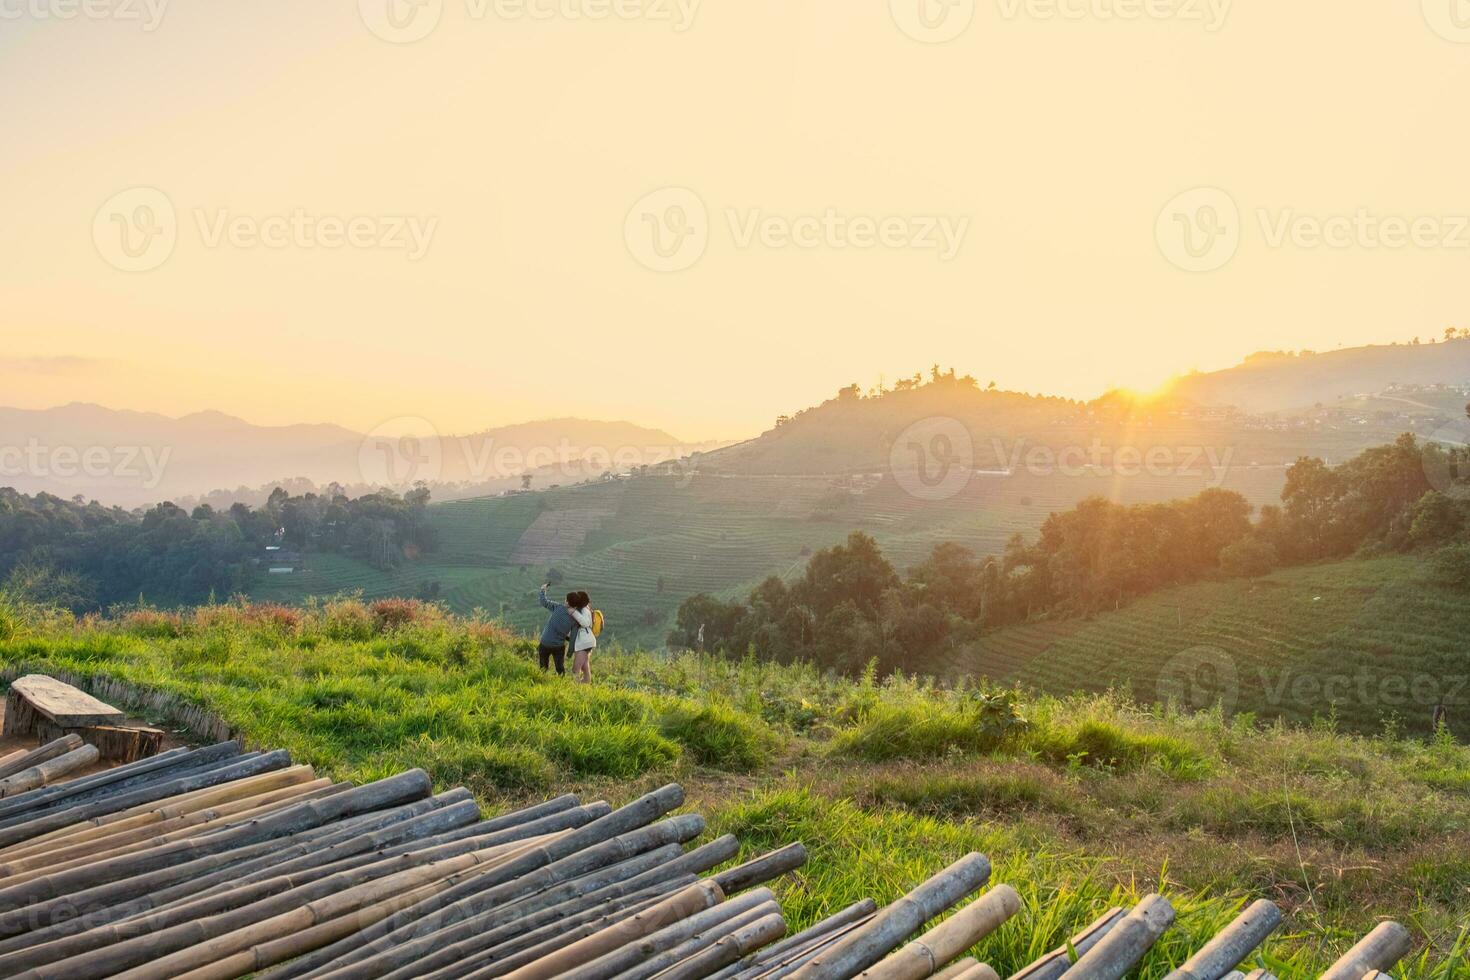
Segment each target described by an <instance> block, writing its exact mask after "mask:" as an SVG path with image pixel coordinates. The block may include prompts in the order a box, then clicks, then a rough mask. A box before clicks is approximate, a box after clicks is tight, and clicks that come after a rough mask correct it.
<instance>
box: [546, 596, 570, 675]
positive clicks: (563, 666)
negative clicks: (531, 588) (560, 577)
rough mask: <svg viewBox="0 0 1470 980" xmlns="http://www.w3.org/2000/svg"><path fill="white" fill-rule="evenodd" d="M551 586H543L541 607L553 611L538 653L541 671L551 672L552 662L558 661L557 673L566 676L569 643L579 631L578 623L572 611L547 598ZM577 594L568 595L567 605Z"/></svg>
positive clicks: (547, 622) (547, 621)
mask: <svg viewBox="0 0 1470 980" xmlns="http://www.w3.org/2000/svg"><path fill="white" fill-rule="evenodd" d="M550 587H551V586H550V585H549V584H548V585H543V586H541V605H543V606H545V607H546V608H547V609H550V610H551V616H550V617H549V618H548V619H547V620H546V628H545V629H544V630H542V631H541V648H540V650H539V651H538V653H539V654H540V657H541V669H542V670H549V669H550V668H551V663H552V661H556V672H557V673H558V674H562V675H565V674H566V672H567V641H568V640H570V639H571V638H572V634H573V633H574V632H575V631H576V629H577V621H576V620H575V619H573V618H572V613H571V610H570V609H568V608H567V607H566V606H564V605H562V604H561V603H559V602H552V601H551V600H550V599H548V598H546V590H547V589H549V588H550ZM574 595H576V593H575V592H569V593H567V603H568V604H570V603H571V601H572V596H574Z"/></svg>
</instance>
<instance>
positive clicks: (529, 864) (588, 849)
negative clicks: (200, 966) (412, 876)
mask: <svg viewBox="0 0 1470 980" xmlns="http://www.w3.org/2000/svg"><path fill="white" fill-rule="evenodd" d="M683 802H684V790H683V789H682V788H681V787H680V786H678V785H676V784H670V785H668V786H664V787H661V788H660V789H657V790H655V791H653V792H652V793H648V794H645V795H644V796H641V797H639V798H638V799H636V800H634V801H633V802H632V803H629V804H628V805H627V806H624V807H620V808H619V809H617V810H614V811H613V812H612V813H610V814H608V815H607V816H605V817H602V818H601V819H598V820H594V821H593V822H592V823H590V824H588V825H587V826H585V827H582V828H581V829H579V830H578V831H577V832H576V833H574V834H572V835H571V836H570V837H568V838H567V839H565V840H563V841H561V842H559V843H558V845H557V847H556V848H555V849H548V850H546V851H545V852H543V853H537V854H532V855H528V856H527V857H526V858H525V859H523V860H522V862H521V863H520V864H518V865H517V866H516V867H514V868H507V869H502V870H500V871H498V872H496V873H495V874H493V875H491V876H488V877H487V878H485V879H481V880H478V881H476V882H472V883H469V884H467V885H466V886H463V887H459V888H456V889H451V890H450V891H448V892H444V893H441V894H439V895H436V896H434V897H433V898H430V899H428V900H426V901H424V902H421V903H419V904H418V905H415V906H413V907H411V908H408V909H404V910H403V911H401V912H398V913H395V914H394V915H391V916H389V917H388V918H386V919H384V920H383V921H381V922H377V923H374V924H373V925H372V926H370V927H368V928H367V929H363V930H362V931H360V932H359V933H357V934H355V935H352V936H348V937H346V938H344V939H342V940H340V941H338V942H337V943H334V944H333V945H331V946H328V947H326V948H324V949H320V950H317V951H316V952H314V953H312V954H310V955H308V956H303V957H301V958H300V959H298V960H297V961H295V962H294V963H289V964H286V965H285V966H284V967H278V968H276V969H273V970H270V971H267V972H266V973H264V974H262V976H261V978H260V980H286V978H290V977H301V976H309V975H311V974H312V973H313V972H315V971H317V970H319V969H320V968H321V967H323V966H324V965H326V964H329V963H330V964H332V966H333V968H334V969H336V968H338V967H341V966H346V965H349V964H351V963H355V962H357V961H358V960H361V959H366V958H367V957H368V956H371V955H373V954H374V953H375V952H377V951H378V950H380V949H383V948H386V947H388V946H394V945H398V944H400V943H403V942H406V941H408V940H410V939H415V938H418V936H420V935H425V934H427V933H430V932H436V931H438V930H439V929H441V928H443V927H444V926H445V925H448V924H450V923H451V922H453V921H458V920H459V919H460V918H466V917H468V916H469V915H474V914H476V913H478V912H481V911H483V910H484V908H486V907H488V903H490V902H492V901H512V900H514V899H515V898H520V897H523V896H524V895H525V894H529V893H530V892H529V891H519V890H518V888H520V887H529V888H531V889H534V890H539V888H540V887H545V881H544V879H537V878H536V877H535V876H534V875H532V872H534V871H537V870H539V869H541V868H543V867H546V866H551V865H555V864H556V863H557V861H559V860H561V859H564V858H568V857H570V856H573V855H576V856H578V857H580V858H583V859H586V858H588V857H589V856H595V855H598V854H599V853H600V852H599V849H598V848H597V847H595V846H594V845H600V844H604V843H606V842H608V841H610V840H618V839H620V837H621V836H622V835H627V836H629V837H630V838H631V837H633V832H634V831H636V830H638V829H639V828H644V827H646V826H647V825H648V824H649V823H650V822H651V821H653V820H656V819H658V818H659V817H660V816H662V815H663V814H665V813H668V812H669V811H670V810H673V809H675V808H676V807H678V806H680V805H681V804H682V803H683ZM680 819H681V818H675V819H674V820H670V821H666V822H665V823H667V824H670V825H674V824H676V823H677V822H678V821H679V820H680ZM655 826H661V825H655ZM698 827H699V830H698V831H695V832H694V834H692V835H691V836H698V835H699V833H702V832H703V827H704V821H703V820H702V819H699V820H698ZM683 839H685V840H687V839H690V838H683ZM669 842H670V841H669V840H668V839H657V840H654V841H651V842H648V843H647V845H646V846H638V847H636V849H634V850H629V851H627V852H626V853H619V855H618V856H619V858H626V857H631V856H632V855H633V854H635V853H638V852H639V851H642V850H649V849H651V848H653V847H658V846H661V845H663V844H667V843H669ZM573 863H574V864H575V862H573ZM603 863H610V862H607V861H604V862H603ZM600 866H601V865H600V864H589V865H587V866H586V867H584V868H582V869H581V870H580V871H579V872H577V873H578V874H585V873H586V872H587V871H589V870H591V869H592V868H593V867H600ZM573 876H575V875H573ZM518 878H526V879H527V882H526V883H522V884H521V885H519V886H517V887H512V888H508V889H505V891H504V892H497V894H496V896H495V898H493V899H491V898H488V897H487V896H486V895H481V894H479V893H480V892H484V891H487V890H491V889H502V888H504V887H505V886H507V885H508V884H510V883H512V882H514V880H515V879H518ZM464 899H471V900H470V901H463V902H462V900H464ZM441 910H445V911H444V913H443V914H440V912H441ZM370 943H371V944H373V945H374V946H375V947H376V949H373V948H368V949H365V948H364V947H367V946H368V944H370Z"/></svg>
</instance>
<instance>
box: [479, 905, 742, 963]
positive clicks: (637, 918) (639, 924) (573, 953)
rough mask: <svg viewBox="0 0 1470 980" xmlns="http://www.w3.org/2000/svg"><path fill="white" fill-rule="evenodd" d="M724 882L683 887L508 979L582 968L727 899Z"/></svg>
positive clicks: (544, 957) (545, 957) (541, 959)
mask: <svg viewBox="0 0 1470 980" xmlns="http://www.w3.org/2000/svg"><path fill="white" fill-rule="evenodd" d="M724 897H725V896H724V894H723V893H722V892H721V891H720V886H719V885H717V884H715V883H714V882H712V881H702V882H699V883H698V884H694V885H690V886H689V887H688V888H686V889H684V890H683V891H681V892H679V893H677V894H675V895H673V896H671V897H670V898H667V899H665V900H664V901H662V902H659V903H658V904H656V905H653V906H650V907H649V908H647V909H644V910H643V911H642V912H639V913H638V914H636V915H632V916H629V917H628V918H627V919H624V920H623V921H622V922H619V923H617V924H615V925H612V926H609V927H608V928H606V929H604V930H602V931H601V932H596V933H593V934H592V935H590V936H588V937H586V938H585V939H580V940H578V941H577V942H574V943H571V944H570V945H568V946H564V947H562V948H561V949H559V950H557V951H556V952H554V953H551V954H550V955H549V956H543V957H541V958H540V959H539V960H536V961H535V962H532V963H528V964H526V965H525V966H523V967H520V968H519V969H516V970H513V971H511V972H510V973H507V974H505V977H506V980H550V978H552V977H556V976H560V975H561V974H563V973H568V972H571V971H572V970H578V972H577V977H578V980H581V978H582V973H581V971H580V970H579V969H578V968H580V967H582V966H583V965H584V964H587V963H590V962H592V961H593V960H595V959H597V958H598V957H599V956H602V955H603V954H605V953H609V952H612V951H613V950H615V949H618V948H620V947H622V946H626V945H627V944H628V943H631V942H634V941H635V940H638V939H641V938H642V937H644V936H647V935H650V934H652V933H654V932H657V931H658V930H659V929H661V928H663V927H664V926H665V925H667V924H668V923H669V922H676V921H678V920H680V919H686V918H688V917H689V916H691V915H694V914H695V913H697V912H702V911H704V910H705V909H708V908H710V907H711V906H713V905H716V904H718V903H719V902H720V901H722V900H723V899H724Z"/></svg>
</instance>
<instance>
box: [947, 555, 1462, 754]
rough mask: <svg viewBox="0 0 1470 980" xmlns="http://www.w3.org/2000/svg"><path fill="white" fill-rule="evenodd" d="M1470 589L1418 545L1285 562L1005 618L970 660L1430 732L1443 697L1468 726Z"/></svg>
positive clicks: (1156, 695) (1060, 684) (1022, 674)
mask: <svg viewBox="0 0 1470 980" xmlns="http://www.w3.org/2000/svg"><path fill="white" fill-rule="evenodd" d="M1467 637H1470V597H1467V596H1466V595H1465V594H1464V593H1462V592H1455V591H1453V590H1451V589H1448V588H1446V587H1444V586H1442V585H1439V584H1437V583H1435V582H1434V581H1432V580H1431V579H1430V578H1429V576H1428V575H1427V574H1426V569H1425V568H1424V565H1423V562H1422V560H1421V559H1419V558H1415V557H1402V556H1395V557H1388V558H1377V559H1368V560H1354V561H1345V562H1338V563H1332V564H1322V565H1315V566H1309V567H1304V568H1295V569H1288V570H1285V571H1281V572H1277V573H1275V574H1272V575H1270V576H1268V577H1266V578H1263V579H1259V580H1255V581H1230V582H1208V583H1201V584H1197V585H1191V586H1186V587H1183V588H1177V589H1171V590H1167V591H1164V592H1160V593H1157V594H1155V595H1152V596H1149V597H1147V598H1144V599H1142V600H1140V601H1138V602H1136V603H1133V604H1132V605H1130V606H1127V607H1125V608H1124V609H1122V610H1121V611H1119V612H1116V613H1106V614H1103V615H1099V616H1097V617H1095V618H1091V619H1087V620H1080V619H1072V620H1059V621H1056V622H1050V623H1038V624H1031V625H1026V626H1019V627H1014V628H1010V629H1006V630H1001V631H998V632H996V633H994V634H991V635H990V636H987V637H986V638H985V639H984V640H983V641H981V642H980V643H979V644H978V645H977V646H976V647H975V648H974V649H973V650H972V651H971V653H970V655H969V657H967V658H966V660H965V661H964V662H963V663H962V664H961V665H959V670H960V672H962V673H966V674H970V675H980V676H984V677H988V678H990V679H992V680H995V681H998V682H1001V683H1006V684H1009V683H1021V684H1023V685H1025V686H1027V687H1032V688H1036V689H1039V690H1044V691H1053V692H1059V693H1060V692H1067V691H1075V690H1084V691H1094V692H1096V691H1103V690H1106V689H1107V688H1109V687H1120V688H1123V689H1125V690H1128V691H1130V692H1131V694H1132V695H1133V696H1134V697H1136V698H1139V699H1141V700H1156V699H1157V700H1165V699H1167V698H1168V697H1171V696H1173V697H1176V698H1182V699H1183V700H1185V701H1186V702H1190V703H1191V704H1192V706H1194V707H1205V706H1208V705H1210V704H1212V703H1213V702H1214V701H1215V700H1216V699H1217V697H1218V698H1220V699H1223V700H1224V702H1225V704H1226V707H1227V708H1229V709H1232V710H1235V711H1249V712H1256V713H1258V714H1260V715H1261V716H1262V717H1267V718H1274V717H1281V718H1285V719H1287V720H1290V721H1295V722H1306V721H1310V720H1311V719H1312V718H1313V716H1316V715H1329V714H1333V713H1335V714H1336V715H1337V717H1339V718H1340V719H1341V720H1342V722H1343V723H1344V724H1345V725H1348V726H1350V727H1352V728H1355V729H1357V730H1360V731H1378V730H1379V729H1380V728H1381V726H1382V725H1384V724H1385V723H1390V724H1394V723H1396V724H1399V725H1401V726H1402V727H1403V729H1404V730H1406V731H1410V732H1414V733H1425V734H1427V733H1428V731H1429V728H1430V721H1431V718H1432V712H1433V708H1434V706H1435V704H1436V703H1437V701H1438V699H1439V698H1441V697H1443V698H1444V699H1445V701H1446V703H1447V704H1448V705H1449V706H1450V723H1451V728H1452V729H1453V730H1454V731H1455V732H1456V733H1457V734H1458V735H1459V736H1460V737H1461V738H1470V646H1467V642H1466V638H1467Z"/></svg>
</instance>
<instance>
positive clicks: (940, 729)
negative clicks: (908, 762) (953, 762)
mask: <svg viewBox="0 0 1470 980" xmlns="http://www.w3.org/2000/svg"><path fill="white" fill-rule="evenodd" d="M1022 727H1024V726H1023V723H1022V721H1021V717H1020V715H1019V713H1018V712H1017V710H1016V701H1015V696H1014V695H1013V694H1011V693H1009V692H1005V693H1002V694H998V695H976V696H973V697H971V698H968V699H966V700H964V701H962V702H960V703H959V704H956V705H951V704H944V703H938V702H936V703H923V702H920V703H917V704H907V705H886V704H885V705H879V706H878V707H876V708H874V709H872V710H871V711H870V712H869V713H868V716H867V719H866V720H865V721H863V722H862V723H860V724H859V725H857V726H856V727H855V728H851V729H849V730H847V731H845V732H842V733H840V734H839V735H838V736H837V737H836V738H835V739H833V741H832V751H833V752H834V753H836V754H838V755H846V756H851V757H853V758H857V759H865V760H867V761H869V762H884V761H887V760H889V759H937V758H940V757H942V756H944V755H947V754H949V753H951V752H956V751H958V752H989V751H993V750H995V749H997V748H999V747H1000V746H1001V745H1002V744H1003V743H1004V742H1005V741H1006V740H1007V739H1009V738H1010V737H1011V736H1012V735H1013V734H1014V733H1015V732H1017V731H1019V730H1020V729H1021V728H1022Z"/></svg>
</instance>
